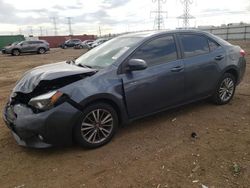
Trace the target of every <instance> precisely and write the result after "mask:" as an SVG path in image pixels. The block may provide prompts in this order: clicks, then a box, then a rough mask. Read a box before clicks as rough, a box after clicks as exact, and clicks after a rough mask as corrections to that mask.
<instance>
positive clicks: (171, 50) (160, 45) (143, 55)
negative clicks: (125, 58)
mask: <svg viewBox="0 0 250 188" xmlns="http://www.w3.org/2000/svg"><path fill="white" fill-rule="evenodd" d="M132 58H133V59H143V60H145V61H146V62H147V64H148V66H152V65H157V64H162V63H167V62H170V61H174V60H176V59H177V50H176V46H175V41H174V37H173V36H166V37H161V38H157V39H154V40H152V41H150V42H148V43H147V44H146V45H144V46H142V47H141V48H139V49H138V50H137V51H136V52H135V54H134V55H133V57H132Z"/></svg>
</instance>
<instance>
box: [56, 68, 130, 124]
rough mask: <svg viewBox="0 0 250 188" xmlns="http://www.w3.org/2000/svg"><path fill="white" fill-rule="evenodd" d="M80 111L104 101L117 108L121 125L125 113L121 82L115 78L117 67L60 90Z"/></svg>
mask: <svg viewBox="0 0 250 188" xmlns="http://www.w3.org/2000/svg"><path fill="white" fill-rule="evenodd" d="M60 91H61V92H63V93H65V94H67V95H68V96H69V97H70V98H71V99H72V100H73V101H74V102H76V103H78V104H79V105H80V106H81V107H82V109H83V110H84V107H86V106H87V105H89V104H91V103H94V102H96V101H100V100H105V101H109V102H112V104H115V105H116V107H118V109H116V110H119V112H117V113H119V114H120V115H121V119H122V123H124V121H126V120H127V111H126V106H125V103H124V100H123V99H124V98H123V93H124V92H123V86H122V80H121V79H120V78H119V77H118V76H117V67H115V66H110V67H107V68H105V69H103V70H100V71H99V72H98V73H96V74H95V75H92V76H89V77H87V78H84V79H82V80H79V81H77V82H74V83H72V84H70V85H68V86H65V87H63V88H61V89H60Z"/></svg>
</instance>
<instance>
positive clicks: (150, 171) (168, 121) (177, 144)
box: [0, 42, 250, 188]
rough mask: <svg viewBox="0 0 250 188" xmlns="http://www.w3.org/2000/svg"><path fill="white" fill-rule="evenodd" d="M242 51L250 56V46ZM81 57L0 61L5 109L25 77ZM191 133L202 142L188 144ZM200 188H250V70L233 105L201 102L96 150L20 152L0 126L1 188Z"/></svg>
mask: <svg viewBox="0 0 250 188" xmlns="http://www.w3.org/2000/svg"><path fill="white" fill-rule="evenodd" d="M234 43H237V42H234ZM241 46H242V47H243V48H244V49H245V50H246V51H247V52H249V53H250V42H242V43H241ZM83 52H84V51H81V50H73V49H67V50H60V49H54V50H52V51H51V52H50V53H48V54H46V55H25V56H24V55H23V56H20V57H11V56H6V55H0V91H1V93H0V108H1V110H2V108H3V106H4V104H5V102H6V101H7V98H8V95H9V94H10V90H11V89H12V87H13V86H14V84H15V82H16V80H17V79H18V78H19V77H20V76H21V75H22V74H23V73H24V72H25V71H26V70H28V69H30V68H32V67H35V66H38V65H41V64H47V63H53V62H58V61H61V60H66V59H71V58H73V57H77V56H79V55H80V54H81V53H83ZM247 58H248V62H250V56H249V55H248V56H247ZM1 113H2V111H1ZM192 132H196V133H197V135H198V138H197V139H195V140H193V139H192V138H191V136H190V135H191V133H192ZM202 184H203V185H206V186H208V187H209V188H212V187H214V188H224V187H225V188H231V187H235V188H236V187H237V188H238V187H242V188H243V187H245V188H247V187H250V66H248V67H247V72H246V76H245V79H244V81H243V82H242V83H241V85H240V86H239V87H238V89H237V92H236V95H235V98H234V100H233V101H232V102H231V103H230V104H228V105H225V106H215V105H213V104H210V103H208V102H206V101H201V102H197V103H195V104H191V105H187V106H184V107H181V108H178V109H174V110H170V111H167V112H164V113H161V114H158V115H154V116H152V117H148V118H146V119H142V120H139V121H136V122H134V123H132V124H130V125H129V126H127V127H124V128H122V129H120V131H119V132H118V134H117V135H116V137H115V138H114V139H113V141H112V142H111V143H110V144H108V145H106V146H104V147H102V148H99V149H95V150H84V149H82V148H80V147H77V146H72V147H69V148H50V149H42V150H36V149H28V148H23V147H19V146H18V145H17V144H16V142H15V141H14V139H13V137H12V135H11V133H10V131H9V130H8V129H7V128H6V126H5V125H4V122H3V121H2V119H1V120H0V187H2V188H4V187H19V188H20V187H25V188H26V187H32V188H33V187H46V188H47V187H79V188H80V187H87V188H88V187H107V188H110V187H155V188H163V187H173V188H178V187H181V188H188V187H194V188H195V187H202Z"/></svg>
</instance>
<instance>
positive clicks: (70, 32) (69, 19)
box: [67, 17, 73, 35]
mask: <svg viewBox="0 0 250 188" xmlns="http://www.w3.org/2000/svg"><path fill="white" fill-rule="evenodd" d="M67 19H68V25H69V35H73V31H72V28H71V17H67Z"/></svg>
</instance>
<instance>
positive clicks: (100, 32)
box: [99, 25, 102, 37]
mask: <svg viewBox="0 0 250 188" xmlns="http://www.w3.org/2000/svg"><path fill="white" fill-rule="evenodd" d="M99 36H100V37H101V36H102V30H101V26H100V25H99Z"/></svg>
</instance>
